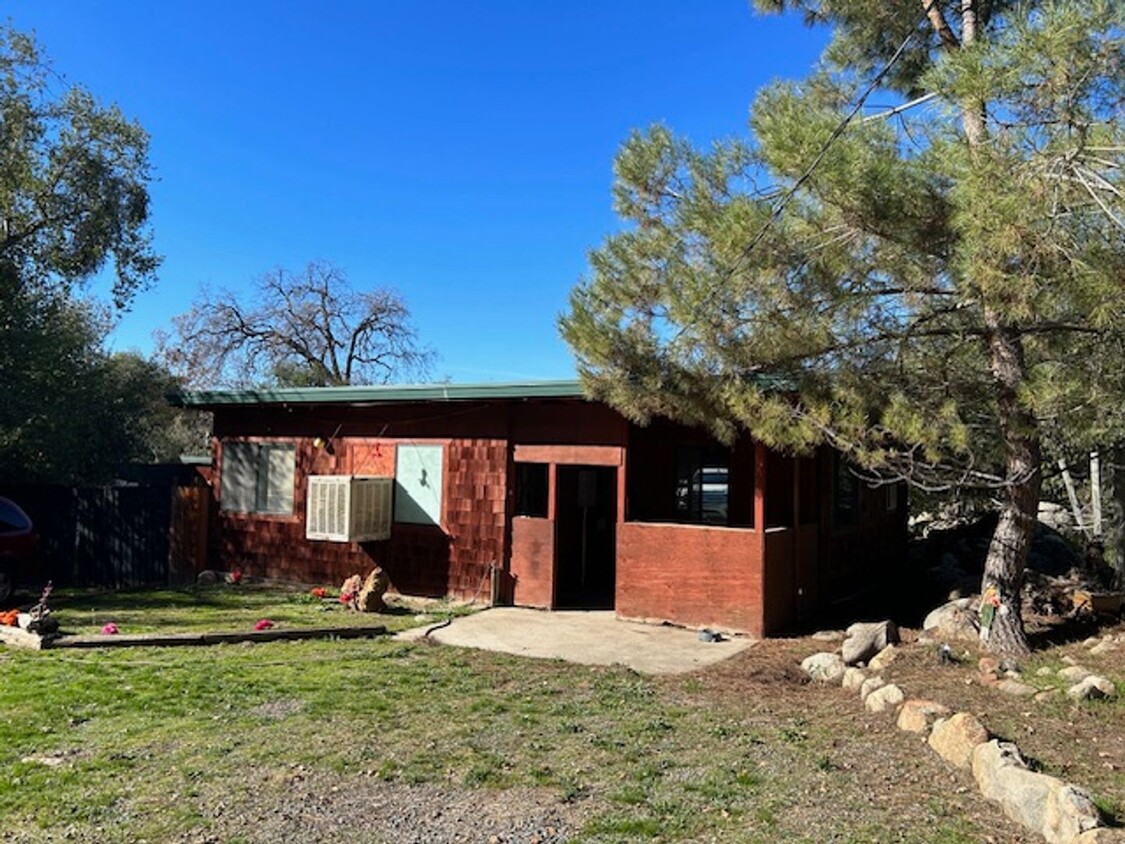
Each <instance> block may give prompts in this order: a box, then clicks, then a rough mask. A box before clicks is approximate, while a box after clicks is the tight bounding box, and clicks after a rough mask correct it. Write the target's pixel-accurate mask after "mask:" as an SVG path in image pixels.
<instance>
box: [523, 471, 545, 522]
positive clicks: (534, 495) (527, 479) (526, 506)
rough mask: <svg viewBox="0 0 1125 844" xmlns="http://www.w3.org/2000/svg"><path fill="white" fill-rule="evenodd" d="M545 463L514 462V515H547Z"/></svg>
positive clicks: (538, 516)
mask: <svg viewBox="0 0 1125 844" xmlns="http://www.w3.org/2000/svg"><path fill="white" fill-rule="evenodd" d="M547 479H548V472H547V464H546V463H517V464H516V515H517V516H532V517H535V518H539V519H544V518H546V517H547V485H548V481H547Z"/></svg>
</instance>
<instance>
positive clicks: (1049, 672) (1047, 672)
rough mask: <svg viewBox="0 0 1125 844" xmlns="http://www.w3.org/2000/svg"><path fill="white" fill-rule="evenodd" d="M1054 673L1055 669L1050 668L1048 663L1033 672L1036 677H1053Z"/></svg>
mask: <svg viewBox="0 0 1125 844" xmlns="http://www.w3.org/2000/svg"><path fill="white" fill-rule="evenodd" d="M1054 675H1055V669H1053V668H1051V666H1049V665H1044V666H1043V667H1042V668H1040V669H1039V670H1038V671H1036V672H1035V676H1036V677H1053V676H1054Z"/></svg>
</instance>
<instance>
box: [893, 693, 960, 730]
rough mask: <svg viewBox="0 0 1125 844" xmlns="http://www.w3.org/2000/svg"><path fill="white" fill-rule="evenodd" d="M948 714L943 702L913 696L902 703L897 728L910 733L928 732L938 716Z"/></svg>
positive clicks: (943, 716)
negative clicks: (913, 697)
mask: <svg viewBox="0 0 1125 844" xmlns="http://www.w3.org/2000/svg"><path fill="white" fill-rule="evenodd" d="M949 714H950V711H949V707H948V706H945V705H944V704H941V703H937V702H935V701H932V700H920V699H918V698H915V699H913V700H908V701H906V702H905V703H904V704H903V705H902V709H901V710H900V711H899V713H898V728H899V729H900V730H906V731H907V732H910V733H928V732H929V731H930V728H931V727H933V725H934V722H935V721H936V720H937V719H938V718H947V717H949Z"/></svg>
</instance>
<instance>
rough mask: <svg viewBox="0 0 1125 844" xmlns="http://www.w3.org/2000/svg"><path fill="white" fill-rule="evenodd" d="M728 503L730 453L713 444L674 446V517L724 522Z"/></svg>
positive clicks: (725, 521) (693, 520) (714, 522)
mask: <svg viewBox="0 0 1125 844" xmlns="http://www.w3.org/2000/svg"><path fill="white" fill-rule="evenodd" d="M729 502H730V453H729V452H728V451H727V450H726V449H723V448H715V447H703V446H693V447H682V448H678V449H676V518H677V520H679V521H684V522H703V523H705V524H713V525H725V524H726V523H727V512H728V509H729V507H728V505H729Z"/></svg>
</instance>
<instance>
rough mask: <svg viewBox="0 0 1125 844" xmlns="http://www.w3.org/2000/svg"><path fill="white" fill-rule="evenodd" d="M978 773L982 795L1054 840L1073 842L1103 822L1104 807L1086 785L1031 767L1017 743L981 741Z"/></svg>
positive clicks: (1056, 842)
mask: <svg viewBox="0 0 1125 844" xmlns="http://www.w3.org/2000/svg"><path fill="white" fill-rule="evenodd" d="M972 769H973V778H974V779H975V780H976V781H977V786H978V787H979V788H980V791H981V794H983V795H984V796H985V797H987V798H989V799H990V800H995V801H996V802H998V803H999V804H1000V806H1001V808H1002V809H1003V810H1004V814H1005V815H1007V816H1008V817H1009V818H1011V819H1012V820H1014V821H1017V822H1019V823H1021V824H1023V825H1024V826H1025V827H1027V828H1028V829H1030V830H1032V831H1034V832H1037V833H1039V834H1040V835H1042V836H1043V837H1044V838H1046V839H1047V841H1048V842H1051V844H1070V842H1071V841H1073V840H1074V838H1075V837H1076V836H1077V835H1078V834H1079V833H1082V832H1085V831H1086V830H1089V829H1094V828H1095V827H1097V826H1098V824H1099V823H1100V818H1099V815H1098V809H1097V807H1096V806H1094V804H1093V802H1092V801H1091V800H1090V797H1089V795H1087V794H1086V793H1085V792H1084V791H1082V790H1081V789H1078V788H1075V787H1074V786H1071V785H1068V784H1066V783H1064V782H1062V781H1061V780H1058V779H1056V778H1055V777H1051V776H1048V775H1046V774H1040V773H1036V772H1034V771H1031V770H1029V769H1028V767H1027V763H1026V762H1024V760H1023V757H1022V756H1020V753H1019V749H1018V748H1017V747H1016V746H1015V745H1014V744H1012V743H1011V742H1002V741H998V740H995V739H993V740H992V741H988V742H984V743H982V744H979V745H977V747H976V748H975V749H974V751H973V757H972Z"/></svg>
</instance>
